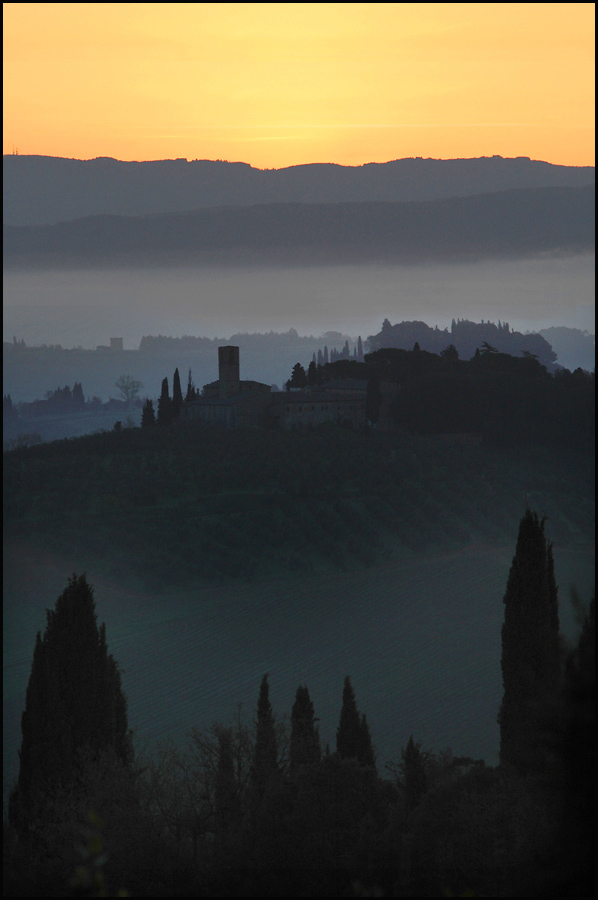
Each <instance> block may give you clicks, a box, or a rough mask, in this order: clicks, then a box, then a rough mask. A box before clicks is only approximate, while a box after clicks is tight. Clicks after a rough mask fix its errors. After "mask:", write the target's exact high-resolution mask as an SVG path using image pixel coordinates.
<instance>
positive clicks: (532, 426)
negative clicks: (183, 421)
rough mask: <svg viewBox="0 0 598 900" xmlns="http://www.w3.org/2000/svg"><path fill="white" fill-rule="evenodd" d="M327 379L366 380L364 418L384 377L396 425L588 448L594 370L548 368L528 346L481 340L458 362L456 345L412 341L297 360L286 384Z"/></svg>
mask: <svg viewBox="0 0 598 900" xmlns="http://www.w3.org/2000/svg"><path fill="white" fill-rule="evenodd" d="M426 327H427V326H426ZM506 327H508V326H506ZM333 378H354V379H360V380H365V381H367V383H368V404H367V417H368V420H369V421H370V422H372V423H374V424H377V423H378V422H379V418H380V415H381V408H382V407H381V404H382V393H381V391H380V385H381V383H382V382H385V383H387V384H391V385H393V386H394V387H393V395H394V399H393V400H392V402H391V404H390V405H389V406H387V407H386V409H385V411H384V416H385V418H386V422H385V424H388V423H389V422H390V423H391V424H392V425H393V426H394V427H397V428H401V429H408V430H410V431H414V432H419V433H421V434H443V433H467V432H469V433H473V432H475V433H477V434H479V435H481V436H482V437H483V438H484V439H486V440H487V441H489V442H492V443H494V444H501V445H509V444H511V445H521V444H522V443H538V444H540V443H541V444H552V445H560V446H563V447H564V446H577V447H579V448H580V449H585V450H591V449H592V448H593V446H594V441H595V375H594V373H590V372H586V371H583V370H582V369H576V370H575V371H574V372H570V371H569V370H568V369H558V370H557V371H556V372H554V374H551V373H549V372H548V371H547V369H546V367H545V366H544V365H542V364H541V362H540V361H539V359H538V358H537V355H536V354H534V353H532V352H531V351H528V350H525V351H522V355H521V356H518V357H515V356H511V355H510V354H509V353H501V352H500V351H499V350H498V349H497V347H496V346H494V344H491V343H489V342H488V341H484V342H482V344H481V345H480V346H478V347H477V348H476V352H475V354H474V355H473V358H472V359H470V360H464V359H461V358H460V353H459V350H458V348H457V347H456V346H455V344H454V343H449V344H448V345H446V346H445V347H444V349H443V350H442V351H440V352H439V353H430V352H428V351H427V350H424V349H422V348H421V347H420V345H419V342H417V341H416V342H415V345H413V347H412V349H410V350H402V349H396V348H384V349H380V350H376V351H373V352H371V353H367V354H366V356H365V360H364V362H363V363H359V362H357V361H356V360H354V359H342V360H338V361H337V362H335V363H328V364H326V365H323V366H318V365H316V364H315V363H314V362H313V360H312V362H311V363H310V364H309V368H308V371H307V372H305V370H304V368H303V367H302V366H301V365H300V364H299V363H297V364H296V365H295V366H294V368H293V372H292V375H291V378H290V379H289V381H287V383H286V387H287V389H291V388H301V387H305V386H306V385H308V384H321V383H324V382H325V381H328V380H330V379H333Z"/></svg>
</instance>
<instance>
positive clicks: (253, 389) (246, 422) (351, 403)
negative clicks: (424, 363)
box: [180, 346, 367, 428]
mask: <svg viewBox="0 0 598 900" xmlns="http://www.w3.org/2000/svg"><path fill="white" fill-rule="evenodd" d="M366 393H367V382H366V381H358V380H356V379H342V380H340V379H336V380H334V381H329V382H327V383H326V384H322V385H317V386H316V385H314V386H311V387H306V388H304V389H302V390H299V391H282V392H275V393H272V392H271V390H270V386H269V385H267V384H261V383H260V382H259V381H241V379H240V369H239V348H238V347H232V346H227V347H219V348H218V381H213V382H212V383H211V384H206V385H204V388H203V392H202V395H201V397H200V398H199V399H198V400H194V401H193V402H191V403H185V404H183V406H182V407H181V412H180V416H181V418H182V419H186V420H190V419H202V420H204V421H206V422H214V423H219V424H222V425H225V426H226V427H227V428H242V427H254V428H255V427H260V426H267V425H275V426H278V427H282V428H291V427H292V426H294V425H318V424H320V423H322V422H334V423H336V424H339V425H340V424H344V425H350V426H351V427H352V428H362V427H364V426H365V424H366V418H365V401H366Z"/></svg>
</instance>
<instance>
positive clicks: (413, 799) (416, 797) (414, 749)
mask: <svg viewBox="0 0 598 900" xmlns="http://www.w3.org/2000/svg"><path fill="white" fill-rule="evenodd" d="M401 756H402V766H401V768H402V770H403V777H404V779H405V805H406V807H407V812H412V811H413V810H414V809H415V807H416V806H417V805H418V803H419V801H420V800H421V798H422V797H423V795H424V794H425V792H426V787H427V778H426V770H425V767H424V760H423V757H422V754H421V751H420V742H419V741H418V742H417V744H415V743H414V742H413V735H410V737H409V741H408V742H407V746H406V747H405V749H404V750H403V751H402V753H401Z"/></svg>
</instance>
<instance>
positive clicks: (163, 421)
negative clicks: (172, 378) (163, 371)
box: [157, 378, 172, 425]
mask: <svg viewBox="0 0 598 900" xmlns="http://www.w3.org/2000/svg"><path fill="white" fill-rule="evenodd" d="M169 422H172V400H171V399H170V394H169V393H168V378H164V379H163V380H162V390H161V392H160V396H159V397H158V418H157V424H158V425H168V423H169Z"/></svg>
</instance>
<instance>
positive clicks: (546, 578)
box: [498, 509, 560, 773]
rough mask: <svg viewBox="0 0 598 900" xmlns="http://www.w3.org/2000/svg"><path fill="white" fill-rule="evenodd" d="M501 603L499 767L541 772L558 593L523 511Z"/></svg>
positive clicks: (545, 550) (545, 552) (548, 560)
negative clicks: (501, 681)
mask: <svg viewBox="0 0 598 900" xmlns="http://www.w3.org/2000/svg"><path fill="white" fill-rule="evenodd" d="M504 604H505V617H504V622H503V626H502V658H501V667H502V676H503V687H504V693H503V699H502V703H501V706H500V711H499V714H498V723H499V725H500V762H501V764H505V763H506V764H510V765H512V766H514V767H515V768H516V769H518V770H519V771H520V772H523V773H525V772H534V771H535V772H541V771H543V770H544V768H545V764H546V752H545V735H544V732H545V731H546V717H547V715H548V713H549V708H550V706H551V704H552V703H553V702H554V701H555V698H556V697H557V695H558V692H559V690H560V664H559V634H558V633H559V615H558V591H557V586H556V583H555V578H554V561H553V556H552V548H551V545H550V544H549V543H548V542H547V540H546V537H545V534H544V520H542V521H539V519H538V515H537V513H535V512H534V513H532V512H531V511H530V510H529V509H528V510H526V513H525V515H524V516H523V518H522V519H521V522H520V524H519V534H518V537H517V546H516V549H515V556H514V557H513V562H512V564H511V569H510V572H509V578H508V581H507V589H506V592H505V596H504Z"/></svg>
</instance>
